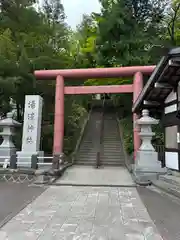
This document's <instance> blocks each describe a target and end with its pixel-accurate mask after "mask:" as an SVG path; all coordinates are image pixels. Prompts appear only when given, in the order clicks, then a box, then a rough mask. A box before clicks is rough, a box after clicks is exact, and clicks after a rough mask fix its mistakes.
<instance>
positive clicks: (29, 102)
mask: <svg viewBox="0 0 180 240" xmlns="http://www.w3.org/2000/svg"><path fill="white" fill-rule="evenodd" d="M42 106H43V99H42V97H41V96H39V95H26V97H25V111H24V124H23V135H22V149H21V152H17V156H18V166H20V167H31V157H32V155H37V156H39V157H43V156H44V153H43V151H40V138H41V120H42ZM21 162H22V164H21ZM23 162H25V163H27V164H23ZM39 162H43V158H41V159H39Z"/></svg>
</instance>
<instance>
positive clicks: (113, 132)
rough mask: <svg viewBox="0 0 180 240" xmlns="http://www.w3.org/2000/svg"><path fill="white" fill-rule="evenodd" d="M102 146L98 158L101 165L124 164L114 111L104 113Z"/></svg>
mask: <svg viewBox="0 0 180 240" xmlns="http://www.w3.org/2000/svg"><path fill="white" fill-rule="evenodd" d="M102 148H103V149H102V151H101V160H100V163H101V165H102V166H123V165H125V159H124V153H123V149H122V143H121V139H120V134H119V128H118V123H117V119H116V114H115V113H104V128H103V145H102Z"/></svg>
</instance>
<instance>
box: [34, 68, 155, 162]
mask: <svg viewBox="0 0 180 240" xmlns="http://www.w3.org/2000/svg"><path fill="white" fill-rule="evenodd" d="M154 68H155V66H136V67H117V68H94V69H68V70H39V71H35V76H36V77H37V78H39V79H43V80H44V79H51V80H52V79H53V78H56V95H55V118H54V145H53V153H54V154H55V155H59V154H61V153H62V152H63V141H64V94H98V93H133V102H135V101H136V99H137V98H138V96H139V94H140V92H141V91H142V88H143V74H144V75H145V74H148V75H150V74H151V73H152V72H153V70H154ZM124 76H126V77H128V76H129V77H132V76H134V80H133V84H132V85H121V86H119V85H115V86H114V85H113V86H79V87H77V86H76V87H72V86H71V87H65V86H64V79H65V78H71V79H72V78H75V79H77V78H78V79H79V78H83V79H85V78H114V77H116V78H117V77H124ZM137 118H138V116H137V115H136V114H133V122H134V127H133V131H134V159H135V157H136V152H137V150H138V149H139V147H140V138H139V135H138V132H139V129H138V127H137V126H136V124H135V121H136V119H137Z"/></svg>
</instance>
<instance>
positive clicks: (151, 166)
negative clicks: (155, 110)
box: [134, 109, 165, 182]
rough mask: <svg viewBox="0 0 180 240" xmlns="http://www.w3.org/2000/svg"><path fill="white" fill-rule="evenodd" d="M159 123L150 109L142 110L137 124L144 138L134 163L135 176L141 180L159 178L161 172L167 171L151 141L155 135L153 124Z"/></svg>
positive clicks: (140, 134)
mask: <svg viewBox="0 0 180 240" xmlns="http://www.w3.org/2000/svg"><path fill="white" fill-rule="evenodd" d="M158 123H159V120H156V119H154V118H152V117H150V116H149V111H148V110H146V109H145V110H143V111H142V117H141V118H140V119H138V120H137V121H136V124H138V125H139V127H140V133H139V136H140V137H141V140H142V143H141V146H140V148H139V150H138V151H137V155H136V160H135V165H134V173H135V177H136V180H138V181H139V182H147V181H150V180H153V179H157V177H158V175H159V174H162V173H165V169H163V168H161V162H160V161H158V154H157V152H156V151H155V149H154V147H153V145H152V143H151V140H152V137H153V136H154V135H155V133H153V132H152V127H151V126H152V125H157V124H158Z"/></svg>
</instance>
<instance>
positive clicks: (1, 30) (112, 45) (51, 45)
mask: <svg viewBox="0 0 180 240" xmlns="http://www.w3.org/2000/svg"><path fill="white" fill-rule="evenodd" d="M100 3H101V11H100V13H92V14H90V15H84V16H83V19H82V22H81V23H80V24H79V25H78V26H77V29H76V30H75V31H73V30H72V29H71V28H70V27H69V26H68V25H67V23H66V16H65V12H64V8H63V4H62V3H61V1H60V0H44V1H43V4H42V6H41V7H40V6H38V7H37V1H36V0H8V1H6V0H0V84H1V88H0V106H1V108H0V115H4V114H5V113H6V112H7V111H10V110H11V108H12V105H11V104H10V102H11V101H10V100H13V102H14V103H15V105H16V109H17V119H18V120H19V121H22V119H23V109H24V98H25V95H26V94H40V95H41V96H42V97H43V98H44V105H45V106H46V107H45V108H44V111H43V124H44V127H43V146H45V145H46V151H51V148H52V137H53V136H52V135H53V131H52V129H53V121H54V119H53V115H54V90H55V82H54V81H48V82H47V81H36V79H35V77H34V75H33V72H34V70H35V69H57V68H63V69H64V68H89V67H94V68H95V67H101V68H104V67H115V66H131V65H148V64H156V63H157V61H158V60H159V58H160V53H159V51H157V50H156V51H153V49H154V47H156V46H160V47H163V46H178V45H180V3H179V1H178V0H173V1H170V0H100ZM34 4H36V5H34ZM35 6H36V7H35ZM129 83H132V79H125V78H116V79H102V80H99V79H88V80H86V81H85V82H83V81H82V80H77V81H76V82H74V81H71V79H68V80H67V81H66V84H67V85H72V84H74V85H80V84H85V85H102V84H103V85H111V84H129ZM113 101H114V102H115V103H116V104H119V106H120V107H119V108H120V109H121V110H122V112H123V114H122V115H123V116H125V117H126V116H127V115H130V114H131V104H132V96H131V95H122V94H121V95H119V94H116V95H113ZM85 105H87V98H86V97H82V96H71V97H68V98H65V110H66V113H65V139H66V140H65V144H66V146H71V145H72V139H74V137H73V136H75V134H74V133H75V131H76V129H79V124H80V119H81V118H82V116H81V112H84V110H83V107H84V106H85ZM78 131H79V130H78ZM48 141H49V142H48ZM73 141H74V140H73ZM67 149H69V148H68V147H67ZM129 149H130V148H129ZM68 151H70V150H68Z"/></svg>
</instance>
